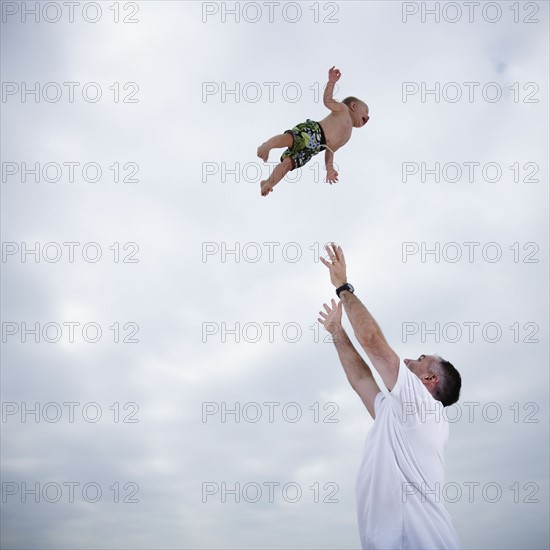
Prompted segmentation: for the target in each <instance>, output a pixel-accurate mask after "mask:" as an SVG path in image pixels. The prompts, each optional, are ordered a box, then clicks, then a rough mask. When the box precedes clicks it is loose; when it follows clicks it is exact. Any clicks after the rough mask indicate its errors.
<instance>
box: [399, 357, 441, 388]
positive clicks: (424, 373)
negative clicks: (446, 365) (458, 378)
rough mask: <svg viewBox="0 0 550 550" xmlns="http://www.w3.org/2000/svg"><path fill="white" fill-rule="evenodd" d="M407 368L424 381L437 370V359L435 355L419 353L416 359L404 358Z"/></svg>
mask: <svg viewBox="0 0 550 550" xmlns="http://www.w3.org/2000/svg"><path fill="white" fill-rule="evenodd" d="M403 361H404V363H405V365H406V366H407V368H408V369H409V370H410V371H411V372H413V373H414V374H416V376H418V378H420V380H422V382H424V383H426V381H427V380H429V379H430V378H431V377H432V376H433V375H434V372H437V370H436V368H435V367H436V366H437V363H438V362H439V359H438V358H437V357H436V356H435V355H421V356H420V357H419V358H418V359H404V360H403Z"/></svg>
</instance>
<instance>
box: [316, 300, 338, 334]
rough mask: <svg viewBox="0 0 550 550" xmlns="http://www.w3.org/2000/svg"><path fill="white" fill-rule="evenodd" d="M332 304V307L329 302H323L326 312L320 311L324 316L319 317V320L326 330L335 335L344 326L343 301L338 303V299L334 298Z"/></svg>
mask: <svg viewBox="0 0 550 550" xmlns="http://www.w3.org/2000/svg"><path fill="white" fill-rule="evenodd" d="M330 304H331V306H332V308H331V307H330V306H328V305H327V304H323V306H324V308H325V310H326V313H325V312H324V311H320V312H319V315H320V316H321V317H322V318H321V317H320V318H318V319H317V321H319V323H321V324H322V325H323V326H324V327H325V330H328V332H330V333H331V334H332V335H334V334H336V333H337V332H338V331H339V330H340V329H341V328H342V302H340V301H339V302H338V305H336V300H335V299H334V298H332V300H331V301H330Z"/></svg>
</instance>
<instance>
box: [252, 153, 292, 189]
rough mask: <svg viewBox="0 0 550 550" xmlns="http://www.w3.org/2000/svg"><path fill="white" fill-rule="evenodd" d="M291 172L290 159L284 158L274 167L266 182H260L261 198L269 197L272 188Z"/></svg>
mask: <svg viewBox="0 0 550 550" xmlns="http://www.w3.org/2000/svg"><path fill="white" fill-rule="evenodd" d="M290 170H292V159H291V158H290V157H286V158H284V159H283V161H282V162H280V163H279V164H277V166H275V169H274V170H273V172H272V173H271V175H270V176H269V178H267V179H266V180H264V181H262V182H260V190H261V193H262V197H265V196H266V195H269V193H271V191H273V188H274V187H275V186H276V185H277V184H278V183H279V182H280V181H281V180H282V179H283V178H284V177H285V176H286V175H287V174H288V172H290Z"/></svg>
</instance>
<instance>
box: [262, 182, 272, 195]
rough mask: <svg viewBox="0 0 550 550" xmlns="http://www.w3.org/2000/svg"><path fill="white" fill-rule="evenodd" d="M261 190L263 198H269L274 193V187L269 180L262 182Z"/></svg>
mask: <svg viewBox="0 0 550 550" xmlns="http://www.w3.org/2000/svg"><path fill="white" fill-rule="evenodd" d="M260 190H261V192H262V197H267V195H269V193H271V192H272V191H273V185H271V183H269V181H268V180H264V181H262V182H260Z"/></svg>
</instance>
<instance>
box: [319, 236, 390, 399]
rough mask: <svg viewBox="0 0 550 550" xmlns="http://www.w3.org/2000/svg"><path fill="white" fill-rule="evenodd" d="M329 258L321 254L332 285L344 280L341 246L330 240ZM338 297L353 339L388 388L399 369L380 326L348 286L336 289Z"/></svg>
mask: <svg viewBox="0 0 550 550" xmlns="http://www.w3.org/2000/svg"><path fill="white" fill-rule="evenodd" d="M326 250H327V252H328V255H329V258H330V260H331V261H330V262H328V261H326V260H325V259H324V258H321V261H322V262H323V264H324V265H326V266H327V267H328V268H329V271H330V280H331V282H332V284H333V285H334V286H335V287H336V288H340V287H342V286H344V285H345V284H346V283H347V274H346V260H345V258H344V253H343V251H342V248H341V247H339V246H336V245H335V244H334V243H332V245H331V246H327V247H326ZM340 299H341V300H342V304H343V305H344V309H345V310H346V314H347V316H348V318H349V320H350V323H351V326H352V327H353V331H354V334H355V337H356V338H357V341H358V342H359V343H360V344H361V347H362V348H363V349H364V350H365V352H366V353H367V355H368V356H369V359H370V360H371V361H372V364H373V366H374V368H375V369H376V370H377V371H378V373H379V374H380V376H381V377H382V380H383V381H384V384H385V385H386V387H387V388H388V390H390V391H391V390H392V389H393V387H394V386H395V383H396V382H397V374H398V372H399V356H398V355H397V354H396V353H395V352H394V351H393V350H392V349H391V347H390V346H389V344H388V343H387V342H386V339H385V338H384V335H383V334H382V330H381V329H380V327H379V326H378V323H377V322H376V321H375V320H374V317H373V316H372V315H371V314H370V312H369V311H368V310H367V308H366V307H365V306H364V305H363V304H362V303H361V300H359V298H357V296H355V295H354V294H353V293H352V292H350V291H349V290H342V291H340Z"/></svg>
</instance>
